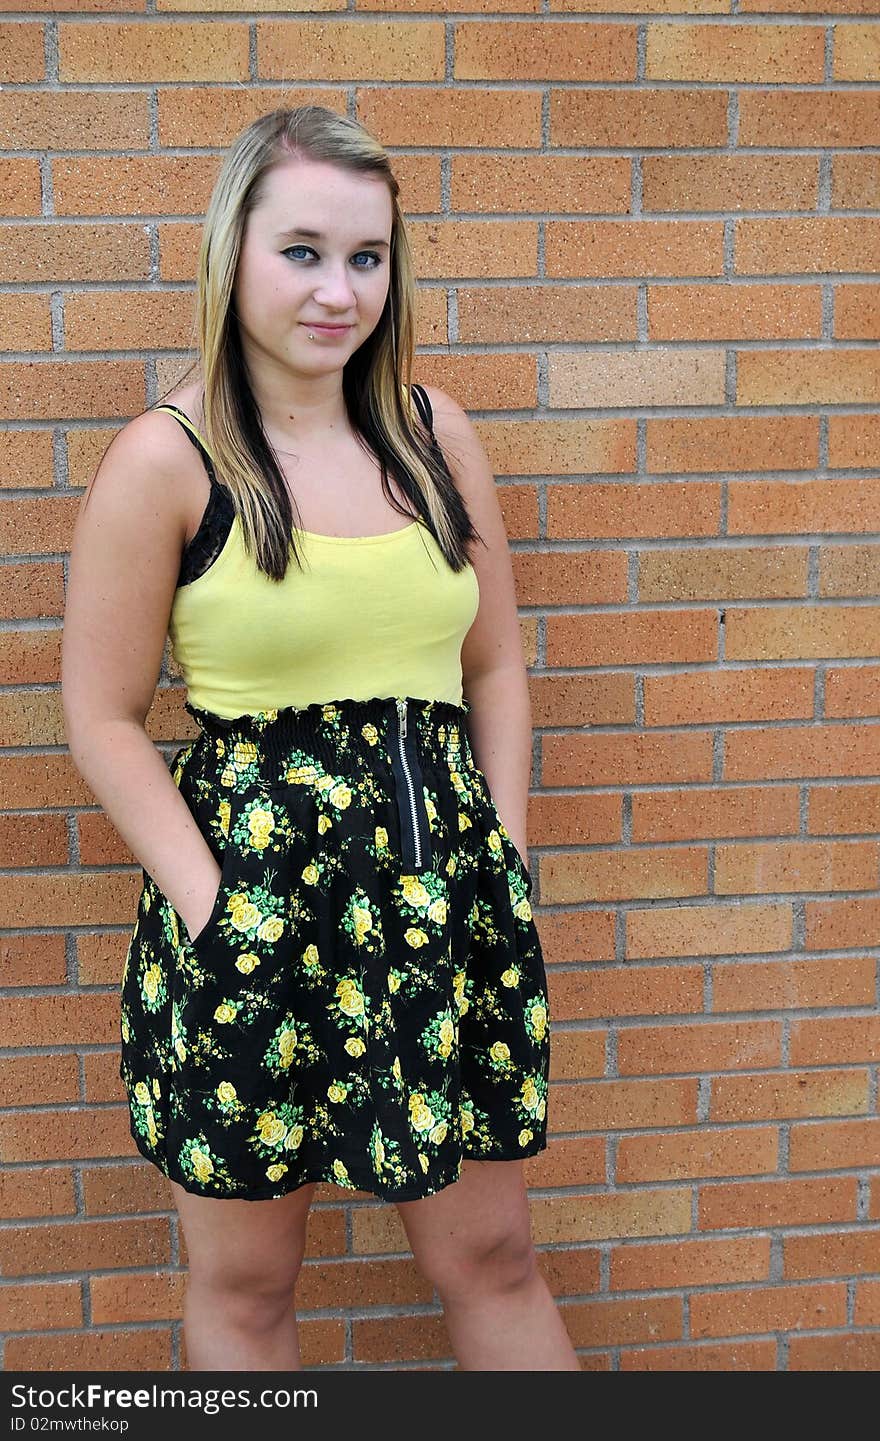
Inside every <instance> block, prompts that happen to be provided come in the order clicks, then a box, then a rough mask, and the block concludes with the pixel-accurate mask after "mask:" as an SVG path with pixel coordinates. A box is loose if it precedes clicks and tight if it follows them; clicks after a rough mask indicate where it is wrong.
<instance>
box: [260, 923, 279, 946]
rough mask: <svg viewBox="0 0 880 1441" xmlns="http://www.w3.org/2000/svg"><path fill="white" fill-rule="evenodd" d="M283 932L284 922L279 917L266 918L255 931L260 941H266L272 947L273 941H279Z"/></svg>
mask: <svg viewBox="0 0 880 1441" xmlns="http://www.w3.org/2000/svg"><path fill="white" fill-rule="evenodd" d="M283 931H284V922H283V920H282V919H281V917H280V916H268V917H267V919H266V920H265V921H263V924H262V925H261V926H260V928H259V930H258V931H257V935H258V936H259V938H260V940H261V941H268V942H269V944H270V945H274V943H275V941H278V940H280V939H281V936H282V934H283Z"/></svg>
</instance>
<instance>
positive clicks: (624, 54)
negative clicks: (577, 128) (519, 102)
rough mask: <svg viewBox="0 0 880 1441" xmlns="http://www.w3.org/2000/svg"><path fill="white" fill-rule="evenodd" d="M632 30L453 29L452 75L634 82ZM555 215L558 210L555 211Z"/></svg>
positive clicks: (521, 24)
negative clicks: (453, 66)
mask: <svg viewBox="0 0 880 1441" xmlns="http://www.w3.org/2000/svg"><path fill="white" fill-rule="evenodd" d="M635 45H636V31H635V27H634V26H632V25H624V26H620V27H618V26H616V25H596V24H584V23H582V22H578V21H575V22H574V23H573V24H571V25H569V24H560V23H559V22H558V21H554V20H553V19H551V18H550V17H549V16H548V17H547V19H546V20H544V19H543V17H542V19H541V20H524V21H516V20H512V21H507V22H506V23H505V25H504V34H503V35H502V34H501V33H500V31H499V27H498V25H496V24H492V23H485V22H478V21H470V22H468V21H465V22H460V23H459V24H457V25H456V27H455V68H454V71H453V73H454V75H455V78H456V79H460V80H503V81H507V82H509V81H510V80H512V79H516V80H541V81H546V80H549V79H554V80H579V81H585V80H605V81H607V80H635V78H636V55H635ZM554 208H555V209H559V208H561V207H559V206H556V207H554Z"/></svg>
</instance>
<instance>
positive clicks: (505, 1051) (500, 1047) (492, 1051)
mask: <svg viewBox="0 0 880 1441" xmlns="http://www.w3.org/2000/svg"><path fill="white" fill-rule="evenodd" d="M489 1055H490V1056H491V1057H492V1060H493V1061H509V1060H510V1047H509V1046H508V1045H506V1044H505V1042H504V1041H496V1042H495V1043H494V1045H492V1046H490V1047H489Z"/></svg>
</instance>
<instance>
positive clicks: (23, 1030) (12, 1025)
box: [0, 995, 119, 1046]
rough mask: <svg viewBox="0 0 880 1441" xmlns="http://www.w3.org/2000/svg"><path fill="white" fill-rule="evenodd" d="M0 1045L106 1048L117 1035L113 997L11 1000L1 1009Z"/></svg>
mask: <svg viewBox="0 0 880 1441" xmlns="http://www.w3.org/2000/svg"><path fill="white" fill-rule="evenodd" d="M3 1010H4V1017H3V1022H2V1024H0V1045H4V1046H39V1045H43V1046H45V1045H68V1046H70V1045H79V1044H85V1045H101V1044H104V1045H106V1044H107V1043H108V1042H111V1041H115V1040H116V1037H117V1033H118V1017H119V1002H118V998H117V997H116V996H115V995H106V996H100V997H99V996H94V995H79V996H78V995H60V996H14V997H11V998H10V999H9V1000H7V1002H6V1004H5V1005H4V1008H3Z"/></svg>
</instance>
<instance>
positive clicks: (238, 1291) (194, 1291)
mask: <svg viewBox="0 0 880 1441" xmlns="http://www.w3.org/2000/svg"><path fill="white" fill-rule="evenodd" d="M171 1186H172V1190H173V1193H174V1201H175V1205H176V1206H177V1210H178V1214H179V1216H180V1221H181V1225H182V1227H183V1232H184V1236H185V1238H186V1249H187V1255H188V1261H189V1276H188V1279H187V1287H186V1292H185V1295H184V1304H183V1323H184V1335H185V1337H186V1351H187V1363H188V1367H189V1369H190V1370H191V1371H301V1370H302V1362H301V1360H300V1354H299V1341H298V1338H297V1330H296V1312H295V1309H294V1285H295V1283H296V1278H297V1276H298V1274H299V1268H300V1265H301V1263H302V1258H303V1253H304V1251H305V1232H306V1222H307V1219H308V1212H309V1207H310V1205H311V1202H312V1196H313V1195H314V1190H315V1187H314V1184H313V1183H312V1184H310V1185H307V1186H301V1187H300V1188H299V1190H296V1191H292V1192H291V1193H290V1194H289V1195H288V1196H284V1197H282V1198H280V1199H279V1200H277V1201H237V1200H230V1201H219V1200H215V1199H213V1198H211V1197H206V1196H195V1195H193V1194H191V1193H190V1192H189V1191H185V1190H184V1189H183V1187H182V1186H179V1185H178V1184H177V1182H175V1181H172V1182H171Z"/></svg>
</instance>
